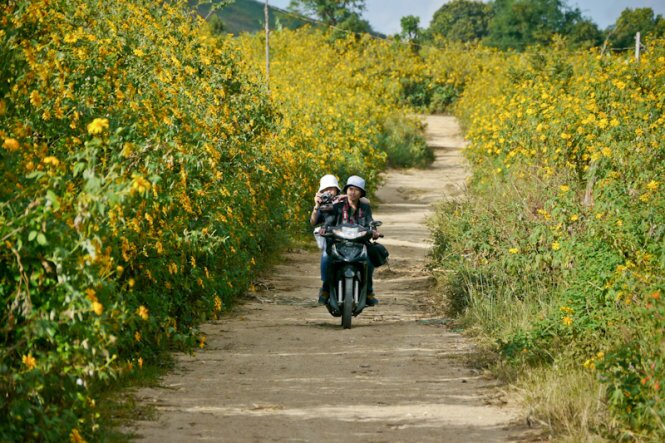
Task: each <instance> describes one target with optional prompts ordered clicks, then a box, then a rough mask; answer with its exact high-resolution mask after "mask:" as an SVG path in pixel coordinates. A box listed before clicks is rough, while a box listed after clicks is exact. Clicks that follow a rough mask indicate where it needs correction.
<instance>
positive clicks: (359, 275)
mask: <svg viewBox="0 0 665 443" xmlns="http://www.w3.org/2000/svg"><path fill="white" fill-rule="evenodd" d="M379 226H381V222H380V221H373V222H372V223H371V225H370V227H364V226H360V225H352V224H341V225H338V226H334V227H330V228H328V230H327V231H326V232H325V233H323V237H326V238H329V239H331V243H332V244H331V245H330V250H329V256H330V260H331V268H330V271H329V272H332V274H331V275H332V276H333V278H331V279H330V283H329V284H330V287H329V288H328V291H329V293H330V297H328V303H327V304H326V308H328V312H330V314H331V315H333V316H334V317H341V318H342V328H344V329H349V328H351V320H352V318H353V317H355V316H357V315H359V314H360V313H361V312H362V311H363V309H365V306H366V303H367V270H368V263H369V256H368V254H367V243H368V241H369V240H370V239H371V238H372V231H374V230H375V229H376V228H378V227H379ZM380 237H383V235H380Z"/></svg>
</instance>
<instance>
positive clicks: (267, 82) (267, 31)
mask: <svg viewBox="0 0 665 443" xmlns="http://www.w3.org/2000/svg"><path fill="white" fill-rule="evenodd" d="M263 15H264V19H265V22H266V86H267V87H268V93H270V22H269V15H268V0H266V5H265V7H264V8H263Z"/></svg>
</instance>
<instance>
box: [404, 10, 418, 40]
mask: <svg viewBox="0 0 665 443" xmlns="http://www.w3.org/2000/svg"><path fill="white" fill-rule="evenodd" d="M399 22H400V25H402V33H401V35H400V36H401V37H402V38H403V39H406V40H409V41H414V40H418V39H419V37H420V28H419V25H420V17H416V16H415V15H407V16H405V17H402V18H401V19H400V21H399Z"/></svg>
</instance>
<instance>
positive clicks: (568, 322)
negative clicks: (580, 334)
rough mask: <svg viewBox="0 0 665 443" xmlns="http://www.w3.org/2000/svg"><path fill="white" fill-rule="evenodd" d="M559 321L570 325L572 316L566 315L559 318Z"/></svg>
mask: <svg viewBox="0 0 665 443" xmlns="http://www.w3.org/2000/svg"><path fill="white" fill-rule="evenodd" d="M561 323H563V324H564V325H566V326H570V325H572V324H573V318H572V317H570V316H568V315H566V316H565V317H564V318H562V319H561Z"/></svg>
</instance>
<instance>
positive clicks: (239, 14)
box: [198, 0, 311, 35]
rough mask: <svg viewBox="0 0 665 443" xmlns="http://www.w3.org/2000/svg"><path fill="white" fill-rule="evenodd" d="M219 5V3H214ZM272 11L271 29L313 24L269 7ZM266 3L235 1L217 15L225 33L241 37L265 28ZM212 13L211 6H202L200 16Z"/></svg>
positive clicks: (244, 0)
mask: <svg viewBox="0 0 665 443" xmlns="http://www.w3.org/2000/svg"><path fill="white" fill-rule="evenodd" d="M214 3H218V2H214ZM268 8H269V9H270V28H271V29H277V28H280V27H282V28H288V29H296V28H300V27H301V26H304V25H306V24H311V22H310V21H308V20H307V19H305V18H303V19H298V18H296V17H295V15H296V14H294V15H289V14H285V13H284V12H281V11H282V10H281V9H277V8H274V7H272V6H270V5H269V6H268ZM263 9H264V3H263V2H259V1H256V0H235V1H234V2H233V3H231V4H230V5H228V6H225V7H223V8H222V9H220V10H219V11H217V12H216V13H215V15H217V16H218V17H219V18H220V19H221V20H222V23H223V25H224V32H225V33H229V34H235V35H239V34H241V33H243V32H249V33H253V32H257V31H261V30H263V27H264V11H263ZM209 11H210V6H209V5H201V6H200V7H199V8H198V12H199V14H201V15H202V16H203V17H206V16H207V15H208V13H209Z"/></svg>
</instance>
